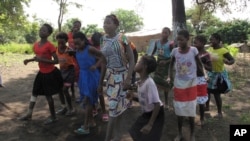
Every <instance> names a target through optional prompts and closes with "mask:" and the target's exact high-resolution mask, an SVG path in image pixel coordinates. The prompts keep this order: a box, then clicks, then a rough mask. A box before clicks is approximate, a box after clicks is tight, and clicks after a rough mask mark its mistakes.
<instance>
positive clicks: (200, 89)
mask: <svg viewBox="0 0 250 141" xmlns="http://www.w3.org/2000/svg"><path fill="white" fill-rule="evenodd" d="M206 43H207V40H206V37H205V36H203V35H198V36H196V37H195V38H194V46H195V47H196V48H197V49H198V51H199V57H200V60H201V62H202V64H203V67H204V69H205V70H206V71H211V70H212V63H211V59H210V55H209V53H208V52H207V51H206V50H205V47H204V46H205V44H206ZM197 83H198V84H197V104H199V110H200V122H201V126H203V125H204V111H205V103H206V102H207V100H208V94H207V75H206V74H205V75H203V73H202V72H201V71H199V70H197Z"/></svg>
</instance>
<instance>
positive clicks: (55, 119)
mask: <svg viewBox="0 0 250 141" xmlns="http://www.w3.org/2000/svg"><path fill="white" fill-rule="evenodd" d="M56 121H57V118H48V119H47V120H45V121H44V123H43V124H44V125H49V124H52V123H55V122H56Z"/></svg>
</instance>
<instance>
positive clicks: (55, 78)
mask: <svg viewBox="0 0 250 141" xmlns="http://www.w3.org/2000/svg"><path fill="white" fill-rule="evenodd" d="M52 32H53V28H52V27H51V26H50V25H49V24H43V25H42V27H41V28H40V31H39V36H40V38H41V40H40V41H38V42H36V43H35V44H34V47H33V50H34V52H35V55H36V56H35V57H34V58H31V59H26V60H24V64H25V65H27V64H28V63H29V62H32V61H36V62H38V66H39V72H38V74H37V76H36V78H35V81H34V84H33V91H32V95H31V98H30V104H29V109H28V113H27V114H26V115H24V116H22V117H20V118H19V120H30V119H31V117H32V112H33V109H34V106H35V103H36V99H37V96H39V95H44V96H46V99H47V101H48V104H49V110H50V114H51V117H50V118H48V119H47V120H46V121H45V122H44V124H50V123H53V122H55V121H56V120H57V118H56V115H55V109H54V100H53V98H52V95H54V94H57V93H59V92H60V90H61V89H62V86H63V79H62V76H61V72H60V71H59V70H58V69H57V68H56V67H55V64H57V63H58V58H57V55H56V48H55V47H54V46H53V44H52V43H50V42H49V41H48V40H47V38H48V36H49V35H51V33H52ZM52 57H53V59H52Z"/></svg>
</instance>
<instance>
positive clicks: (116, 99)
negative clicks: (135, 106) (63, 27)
mask: <svg viewBox="0 0 250 141" xmlns="http://www.w3.org/2000/svg"><path fill="white" fill-rule="evenodd" d="M118 26H119V20H118V19H117V17H116V16H115V15H113V14H111V15H107V16H106V18H105V20H104V25H103V28H104V30H105V33H106V35H104V36H103V38H102V41H101V51H102V53H103V54H104V56H105V57H106V60H107V95H108V104H109V122H108V127H107V133H106V138H105V141H110V140H111V139H112V138H113V140H115V141H116V140H120V138H121V130H120V129H121V120H122V113H123V112H124V111H125V110H126V109H127V108H128V106H129V100H128V99H126V90H127V89H128V88H129V87H130V84H131V78H132V73H133V69H134V56H133V52H132V49H131V48H130V46H129V44H128V43H129V42H128V40H127V38H126V36H124V35H122V34H119V33H117V29H118ZM102 78H103V77H102Z"/></svg>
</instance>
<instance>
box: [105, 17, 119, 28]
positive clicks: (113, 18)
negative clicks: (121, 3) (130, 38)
mask: <svg viewBox="0 0 250 141" xmlns="http://www.w3.org/2000/svg"><path fill="white" fill-rule="evenodd" d="M106 18H111V20H112V21H113V22H114V24H115V25H116V26H119V25H120V22H119V19H118V18H117V16H116V15H115V14H110V15H107V16H106Z"/></svg>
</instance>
